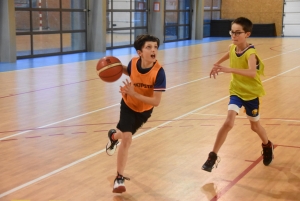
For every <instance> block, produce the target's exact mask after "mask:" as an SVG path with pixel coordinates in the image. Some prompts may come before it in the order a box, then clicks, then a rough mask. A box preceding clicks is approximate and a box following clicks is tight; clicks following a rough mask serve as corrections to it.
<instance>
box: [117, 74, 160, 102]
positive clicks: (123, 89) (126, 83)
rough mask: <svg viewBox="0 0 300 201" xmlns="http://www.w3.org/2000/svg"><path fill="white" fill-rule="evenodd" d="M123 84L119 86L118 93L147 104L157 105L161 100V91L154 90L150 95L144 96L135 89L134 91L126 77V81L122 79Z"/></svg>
mask: <svg viewBox="0 0 300 201" xmlns="http://www.w3.org/2000/svg"><path fill="white" fill-rule="evenodd" d="M123 83H124V86H123V87H120V93H122V94H127V95H129V96H133V97H135V98H136V99H138V100H140V101H142V102H144V103H147V104H149V105H153V106H158V105H159V103H160V100H161V96H162V92H161V91H154V92H153V96H152V97H148V96H144V95H141V94H139V93H137V92H136V91H134V87H133V84H132V83H131V82H129V81H128V80H127V79H126V81H123Z"/></svg>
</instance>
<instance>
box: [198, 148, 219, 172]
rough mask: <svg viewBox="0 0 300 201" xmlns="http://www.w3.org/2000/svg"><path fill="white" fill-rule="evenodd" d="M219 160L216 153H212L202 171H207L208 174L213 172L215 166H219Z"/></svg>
mask: <svg viewBox="0 0 300 201" xmlns="http://www.w3.org/2000/svg"><path fill="white" fill-rule="evenodd" d="M217 159H218V156H217V154H216V153H214V152H210V153H209V154H208V159H207V161H206V162H205V163H204V165H203V166H202V170H205V171H207V172H211V170H212V169H213V168H214V165H215V164H216V168H217V166H218V163H219V162H220V161H219V160H217Z"/></svg>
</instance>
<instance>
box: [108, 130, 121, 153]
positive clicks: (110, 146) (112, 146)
mask: <svg viewBox="0 0 300 201" xmlns="http://www.w3.org/2000/svg"><path fill="white" fill-rule="evenodd" d="M116 132H117V131H116V130H115V129H110V130H109V131H108V143H107V145H106V153H107V154H108V155H109V156H112V155H113V154H114V153H115V151H116V149H117V144H118V143H119V141H118V140H112V139H111V136H112V134H114V133H116Z"/></svg>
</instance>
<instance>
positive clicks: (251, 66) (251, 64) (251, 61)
mask: <svg viewBox="0 0 300 201" xmlns="http://www.w3.org/2000/svg"><path fill="white" fill-rule="evenodd" d="M213 69H215V70H216V71H217V72H223V73H235V74H239V75H244V76H247V77H251V78H255V76H256V56H255V54H251V55H250V56H249V58H248V69H236V68H229V67H225V66H220V65H219V64H215V65H214V68H213Z"/></svg>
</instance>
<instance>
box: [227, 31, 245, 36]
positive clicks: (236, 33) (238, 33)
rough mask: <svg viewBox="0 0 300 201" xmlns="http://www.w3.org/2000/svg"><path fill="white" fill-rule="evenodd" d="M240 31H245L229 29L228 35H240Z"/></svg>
mask: <svg viewBox="0 0 300 201" xmlns="http://www.w3.org/2000/svg"><path fill="white" fill-rule="evenodd" d="M241 33H246V32H240V31H236V32H234V31H229V35H231V36H233V35H234V36H239V35H241Z"/></svg>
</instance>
